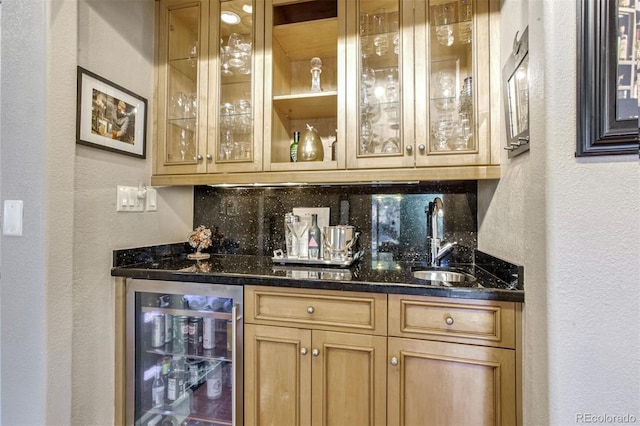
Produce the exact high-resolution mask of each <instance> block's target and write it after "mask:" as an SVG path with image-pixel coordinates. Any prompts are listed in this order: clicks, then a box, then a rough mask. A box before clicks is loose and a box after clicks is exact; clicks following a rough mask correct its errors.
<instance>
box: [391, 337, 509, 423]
mask: <svg viewBox="0 0 640 426" xmlns="http://www.w3.org/2000/svg"><path fill="white" fill-rule="evenodd" d="M388 350H389V358H390V359H391V365H390V367H389V373H388V380H389V385H388V392H387V394H388V396H389V399H388V412H389V422H388V423H389V425H425V424H429V425H515V424H516V370H515V351H513V350H508V349H499V348H488V347H479V346H471V345H463V344H457V343H445V342H432V341H426V340H424V341H422V340H413V339H402V338H394V337H390V338H389V339H388ZM394 364H395V365H394Z"/></svg>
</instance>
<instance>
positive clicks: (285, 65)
mask: <svg viewBox="0 0 640 426" xmlns="http://www.w3.org/2000/svg"><path fill="white" fill-rule="evenodd" d="M264 3H265V51H266V52H270V54H269V55H266V56H265V67H264V71H265V79H264V81H265V88H264V89H265V90H264V96H265V106H266V109H265V114H264V119H265V125H264V137H265V146H264V150H265V152H264V155H265V161H264V167H265V170H271V171H304V170H325V169H336V168H344V165H345V156H344V151H343V148H344V137H345V135H344V130H343V129H344V126H345V115H344V106H345V99H346V94H345V90H344V85H345V63H344V53H345V51H344V47H343V46H344V39H345V37H344V32H345V29H344V19H345V9H346V3H349V1H345V0H311V1H309V0H306V1H305V0H302V1H291V0H266V1H265V2H264ZM310 128H311V129H313V130H309V129H310ZM307 132H309V133H308V134H307ZM294 139H296V140H298V139H299V143H298V145H297V147H296V146H295V145H294V147H292V144H293V142H294ZM303 154H304V155H303Z"/></svg>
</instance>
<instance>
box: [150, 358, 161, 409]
mask: <svg viewBox="0 0 640 426" xmlns="http://www.w3.org/2000/svg"><path fill="white" fill-rule="evenodd" d="M161 370H162V365H161V364H158V365H156V378H155V379H154V380H153V383H152V384H151V401H152V403H153V406H154V407H160V406H161V405H163V404H164V379H163V378H162V375H161V374H160V372H161Z"/></svg>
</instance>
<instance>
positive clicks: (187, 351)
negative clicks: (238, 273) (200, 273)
mask: <svg viewBox="0 0 640 426" xmlns="http://www.w3.org/2000/svg"><path fill="white" fill-rule="evenodd" d="M126 297H127V330H126V332H127V408H126V410H127V424H131V425H141V426H148V425H157V426H161V425H162V426H164V425H181V426H195V425H199V426H213V425H216V426H217V425H236V424H238V425H240V424H242V325H241V322H242V305H243V302H242V287H241V286H224V285H217V284H196V283H183V282H166V281H151V280H135V279H134V280H129V281H128V282H127V296H126Z"/></svg>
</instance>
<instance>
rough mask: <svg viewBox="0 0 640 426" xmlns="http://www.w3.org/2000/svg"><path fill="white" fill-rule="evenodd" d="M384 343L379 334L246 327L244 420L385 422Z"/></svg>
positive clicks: (262, 422) (276, 422)
mask: <svg viewBox="0 0 640 426" xmlns="http://www.w3.org/2000/svg"><path fill="white" fill-rule="evenodd" d="M386 343H387V339H386V338H385V337H382V336H372V335H363V334H353V333H337V332H333V331H322V330H305V329H297V328H290V327H275V326H262V325H252V324H248V325H246V326H245V383H246V386H247V387H246V388H245V421H246V422H247V423H246V424H250V425H384V424H386V384H387V381H386V374H387V371H386V358H387V357H386Z"/></svg>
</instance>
